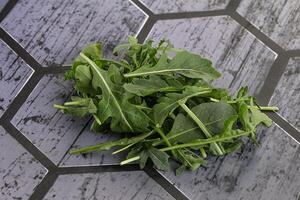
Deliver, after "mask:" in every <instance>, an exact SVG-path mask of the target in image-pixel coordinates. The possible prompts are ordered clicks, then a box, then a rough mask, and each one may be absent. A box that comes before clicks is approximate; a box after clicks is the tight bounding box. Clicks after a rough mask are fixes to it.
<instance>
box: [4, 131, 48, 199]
mask: <svg viewBox="0 0 300 200" xmlns="http://www.w3.org/2000/svg"><path fill="white" fill-rule="evenodd" d="M46 172H47V171H46V169H45V168H44V167H43V166H42V165H41V164H40V163H38V161H37V160H36V159H35V158H33V157H32V155H30V153H28V152H27V151H26V150H25V149H24V148H23V147H22V146H21V145H20V144H18V142H17V141H15V140H14V139H13V138H12V137H11V136H10V135H9V134H8V133H7V132H6V131H5V130H4V129H3V128H2V127H0V199H1V200H11V199H28V197H29V196H30V195H31V193H32V192H33V190H34V187H35V186H36V185H38V184H39V183H40V182H41V180H42V178H43V177H44V175H45V174H46Z"/></svg>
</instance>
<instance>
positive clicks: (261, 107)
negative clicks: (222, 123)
mask: <svg viewBox="0 0 300 200" xmlns="http://www.w3.org/2000/svg"><path fill="white" fill-rule="evenodd" d="M210 100H211V101H213V102H220V100H218V99H214V98H210ZM244 100H248V99H243V98H241V99H237V100H233V101H225V102H226V103H228V104H233V103H237V102H239V101H244ZM247 107H248V108H254V109H258V110H262V111H278V110H279V108H278V107H276V106H249V105H247Z"/></svg>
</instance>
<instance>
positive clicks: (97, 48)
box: [65, 43, 103, 80]
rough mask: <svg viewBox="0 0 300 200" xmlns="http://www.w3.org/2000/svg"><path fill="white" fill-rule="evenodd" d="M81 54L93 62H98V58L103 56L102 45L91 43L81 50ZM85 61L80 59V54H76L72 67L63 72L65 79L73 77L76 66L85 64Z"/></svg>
mask: <svg viewBox="0 0 300 200" xmlns="http://www.w3.org/2000/svg"><path fill="white" fill-rule="evenodd" d="M81 52H82V53H83V54H85V55H86V56H87V57H88V58H90V59H91V60H94V61H95V62H97V64H99V63H98V60H101V58H102V57H103V54H102V46H101V44H100V43H95V44H91V45H89V46H87V47H85V48H84V49H83V50H82V51H81ZM86 64H87V61H86V60H84V59H82V58H81V56H78V57H77V58H76V59H75V60H74V62H73V65H72V68H71V69H70V70H69V71H68V72H66V74H65V79H66V80H70V79H75V72H76V68H77V67H78V66H79V65H86Z"/></svg>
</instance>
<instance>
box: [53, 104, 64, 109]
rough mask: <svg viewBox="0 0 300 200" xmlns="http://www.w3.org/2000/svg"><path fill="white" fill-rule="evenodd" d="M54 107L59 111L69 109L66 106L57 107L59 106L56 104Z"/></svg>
mask: <svg viewBox="0 0 300 200" xmlns="http://www.w3.org/2000/svg"><path fill="white" fill-rule="evenodd" d="M53 107H54V108H57V109H67V108H68V107H66V106H62V105H57V104H54V105H53Z"/></svg>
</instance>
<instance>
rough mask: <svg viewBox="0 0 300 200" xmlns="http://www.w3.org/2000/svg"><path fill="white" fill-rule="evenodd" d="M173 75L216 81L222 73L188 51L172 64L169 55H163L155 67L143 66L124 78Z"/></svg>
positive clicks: (177, 55) (178, 55)
mask: <svg viewBox="0 0 300 200" xmlns="http://www.w3.org/2000/svg"><path fill="white" fill-rule="evenodd" d="M173 73H177V74H180V75H183V76H186V77H189V78H198V79H204V80H214V79H216V78H218V77H220V73H219V72H217V71H216V70H215V69H214V68H213V67H212V64H211V62H210V61H209V60H207V59H205V58H202V57H201V56H199V55H196V54H193V53H189V52H187V51H182V52H179V53H177V54H176V56H174V58H173V59H172V60H171V61H170V62H169V61H168V58H167V54H166V53H163V54H162V55H161V57H160V59H159V61H158V63H157V64H156V65H155V66H153V67H149V66H142V67H141V68H139V69H137V70H135V71H133V72H130V73H127V74H124V76H125V77H136V76H148V75H153V74H173Z"/></svg>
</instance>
